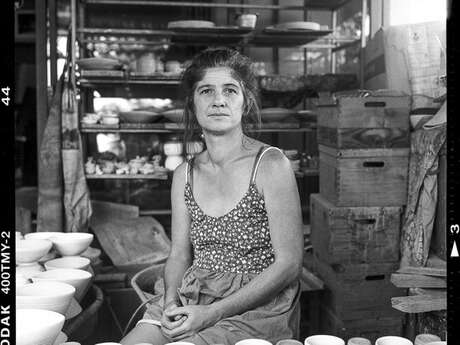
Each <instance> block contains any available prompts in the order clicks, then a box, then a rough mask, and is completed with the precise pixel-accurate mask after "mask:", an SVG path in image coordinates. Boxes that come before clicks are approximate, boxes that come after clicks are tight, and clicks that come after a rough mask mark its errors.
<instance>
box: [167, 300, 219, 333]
mask: <svg viewBox="0 0 460 345" xmlns="http://www.w3.org/2000/svg"><path fill="white" fill-rule="evenodd" d="M217 321H218V317H217V313H216V312H215V311H214V310H212V307H211V306H206V305H188V306H184V307H178V306H177V305H176V304H171V305H170V306H168V307H167V308H166V309H165V310H164V312H163V317H162V319H161V331H162V332H163V334H164V335H166V336H167V337H169V338H171V339H177V340H179V339H182V338H186V337H189V336H191V335H193V334H194V333H196V332H198V331H199V330H201V329H203V328H206V327H209V326H211V325H214V324H215V323H216V322H217Z"/></svg>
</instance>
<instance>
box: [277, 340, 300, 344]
mask: <svg viewBox="0 0 460 345" xmlns="http://www.w3.org/2000/svg"><path fill="white" fill-rule="evenodd" d="M276 345H303V344H302V342H300V341H298V340H295V339H283V340H280V341H278V342H277V343H276Z"/></svg>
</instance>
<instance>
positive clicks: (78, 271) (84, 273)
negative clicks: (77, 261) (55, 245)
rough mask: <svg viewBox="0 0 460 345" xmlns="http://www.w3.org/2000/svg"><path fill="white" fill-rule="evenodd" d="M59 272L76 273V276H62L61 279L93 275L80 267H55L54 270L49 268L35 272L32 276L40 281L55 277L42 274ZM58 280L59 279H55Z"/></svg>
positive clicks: (52, 279) (86, 277) (51, 279)
mask: <svg viewBox="0 0 460 345" xmlns="http://www.w3.org/2000/svg"><path fill="white" fill-rule="evenodd" d="M59 273H76V274H78V276H72V277H62V279H72V280H73V279H89V278H91V277H92V276H93V275H92V274H91V273H90V272H88V271H86V270H82V269H81V268H64V267H62V268H56V269H54V270H49V271H42V272H38V273H37V274H35V275H33V276H32V279H33V278H38V279H40V281H48V280H49V281H54V280H55V279H57V278H52V277H43V276H48V275H53V274H59ZM57 280H59V279H57Z"/></svg>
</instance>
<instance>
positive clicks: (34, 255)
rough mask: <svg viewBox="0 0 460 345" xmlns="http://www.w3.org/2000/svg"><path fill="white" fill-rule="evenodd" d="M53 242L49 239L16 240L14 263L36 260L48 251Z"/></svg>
mask: <svg viewBox="0 0 460 345" xmlns="http://www.w3.org/2000/svg"><path fill="white" fill-rule="evenodd" d="M52 246H53V243H52V242H51V241H49V240H32V239H25V240H21V241H17V242H16V246H15V253H16V264H18V265H21V264H28V263H33V262H36V261H38V260H39V259H40V258H41V257H42V256H43V255H45V254H46V253H48V252H49V250H50V249H51V247H52Z"/></svg>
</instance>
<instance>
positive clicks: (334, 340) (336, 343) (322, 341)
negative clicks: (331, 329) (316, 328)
mask: <svg viewBox="0 0 460 345" xmlns="http://www.w3.org/2000/svg"><path fill="white" fill-rule="evenodd" d="M305 345H345V341H344V340H343V339H341V338H339V337H336V336H333V335H326V334H318V335H312V336H311V337H308V338H306V339H305Z"/></svg>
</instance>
